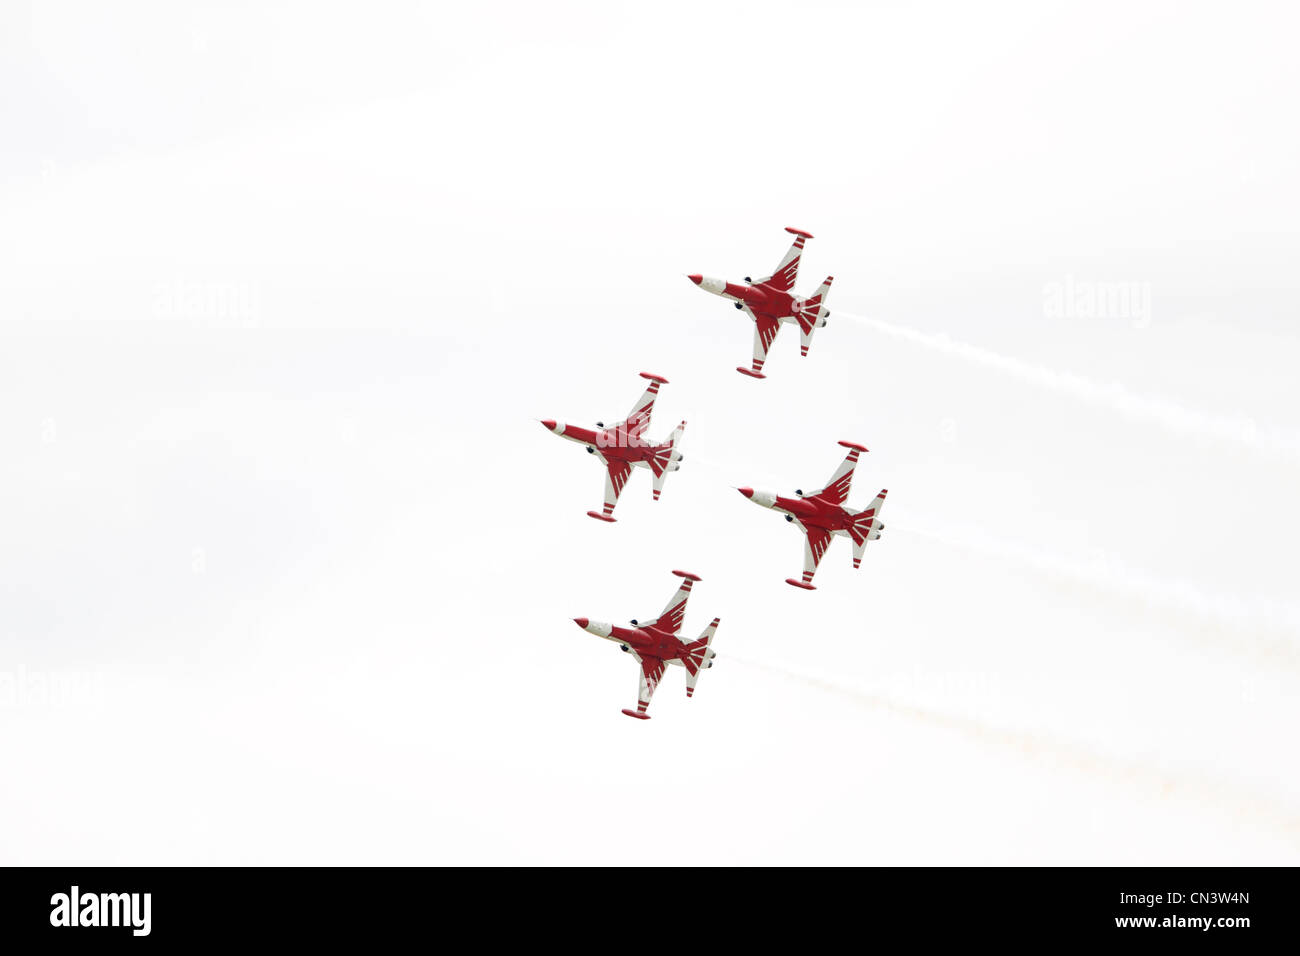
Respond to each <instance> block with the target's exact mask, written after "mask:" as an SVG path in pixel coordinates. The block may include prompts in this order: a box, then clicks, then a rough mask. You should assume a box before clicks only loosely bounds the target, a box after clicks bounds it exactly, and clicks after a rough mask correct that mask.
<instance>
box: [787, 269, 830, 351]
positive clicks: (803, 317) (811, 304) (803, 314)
mask: <svg viewBox="0 0 1300 956" xmlns="http://www.w3.org/2000/svg"><path fill="white" fill-rule="evenodd" d="M834 281H835V277H834V276H827V277H826V281H825V282H823V283H822V284H821V286H820V287H819V288H818V289H817V291H816V292H815V293H813V295H812V296H811V297H810V298H807V299H804V301H803V305H802V306H800V308H799V314H798V315H797V316H796V317H795V318H797V319H798V320H799V332H800V333H801V336H802V337H801V338H800V340H799V354H800V355H807V354H808V347H809V346H810V345H812V337H813V333H814V332H816V331H817V330H818V329H819V328H821V327H822V326H824V325H825V324H826V316H828V315H830V314H831V313H830V310H829V309H828V308H826V300H827V298H828V297H829V296H830V294H831V283H832V282H834Z"/></svg>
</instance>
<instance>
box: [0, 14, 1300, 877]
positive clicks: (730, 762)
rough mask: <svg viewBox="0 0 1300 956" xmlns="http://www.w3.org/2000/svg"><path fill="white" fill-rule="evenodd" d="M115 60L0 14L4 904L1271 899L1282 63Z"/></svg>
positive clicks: (322, 30) (979, 21)
mask: <svg viewBox="0 0 1300 956" xmlns="http://www.w3.org/2000/svg"><path fill="white" fill-rule="evenodd" d="M115 6H116V8H117V9H115V10H113V11H110V10H108V9H106V8H104V7H103V6H102V5H94V4H68V3H42V4H39V5H25V4H19V3H10V4H7V5H5V7H4V10H3V13H0V91H3V92H0V130H3V134H2V135H3V138H4V139H3V142H4V149H3V150H0V210H2V212H0V438H2V439H3V445H2V447H3V448H4V449H5V454H4V455H3V456H2V457H0V534H2V535H3V545H2V546H0V722H2V726H3V728H4V732H3V733H2V734H0V765H2V766H3V767H4V768H5V771H4V774H3V777H4V780H5V783H4V786H3V787H0V820H2V821H3V822H2V823H0V860H3V861H4V862H9V863H29V864H30V863H40V864H71V863H76V864H111V863H138V864H143V863H160V864H161V863H249V862H251V863H263V862H265V863H270V862H276V863H295V862H308V863H324V862H331V863H360V862H379V863H393V862H403V863H443V862H446V863H466V862H486V863H620V864H657V863H676V864H680V863H712V864H720V863H862V864H870V863H909V864H912V863H915V864H925V863H1050V864H1056V863H1060V864H1065V863H1089V864H1102V863H1109V864H1137V863H1144V864H1158V863H1166V864H1189V863H1241V864H1251V863H1288V864H1296V863H1300V768H1297V765H1296V757H1295V755H1296V753H1297V748H1296V745H1295V736H1296V729H1297V727H1298V726H1300V700H1298V699H1297V691H1298V690H1300V603H1298V601H1297V598H1296V594H1295V580H1296V570H1297V562H1296V557H1295V541H1296V540H1297V537H1298V536H1300V506H1297V503H1296V489H1297V480H1298V479H1300V437H1298V436H1300V385H1298V384H1297V377H1296V375H1295V368H1296V367H1297V364H1298V363H1300V331H1298V330H1297V325H1296V322H1297V318H1300V288H1297V282H1296V278H1295V263H1296V262H1297V261H1300V240H1298V238H1297V230H1296V226H1295V223H1296V222H1297V220H1298V219H1300V189H1298V188H1297V184H1296V174H1295V170H1296V169H1297V168H1298V167H1300V132H1298V131H1297V127H1296V124H1295V123H1294V122H1292V121H1291V119H1290V117H1291V115H1292V114H1293V113H1294V104H1295V102H1296V98H1297V93H1300V89H1298V88H1297V87H1298V86H1300V84H1298V82H1297V80H1298V75H1297V74H1298V72H1300V67H1298V66H1297V64H1296V59H1295V56H1294V50H1293V46H1294V42H1293V41H1294V37H1295V35H1296V27H1297V23H1296V22H1295V21H1296V16H1295V14H1294V13H1293V12H1292V10H1291V8H1290V7H1289V6H1288V5H1286V4H1262V3H1261V4H1251V3H1247V4H1191V3H1172V2H1170V3H1132V2H1126V3H1078V4H1068V3H1043V2H1035V3H988V4H980V5H972V4H939V3H924V4H906V5H904V4H879V3H877V4H864V3H843V4H839V3H835V4H829V3H827V4H817V3H799V4H789V3H784V4H758V3H699V2H695V3H691V4H682V5H676V4H672V3H663V4H655V5H652V6H645V5H638V6H636V7H630V6H616V5H612V4H590V5H588V4H558V5H557V4H545V5H533V4H523V3H518V4H512V3H496V4H472V5H468V4H467V5H449V4H447V5H444V4H396V3H387V4H354V5H341V4H334V5H330V4H308V3H301V4H283V3H273V4H263V3H258V4H253V3H249V4H232V5H222V6H220V7H216V6H212V7H208V6H202V5H187V4H176V3H170V4H164V3H134V4H118V5H115ZM786 225H795V226H798V227H801V228H804V229H807V230H809V231H811V232H812V233H814V235H815V237H816V238H815V239H813V240H812V241H811V242H810V243H809V245H808V248H807V250H806V253H805V256H804V262H803V270H802V274H801V278H800V283H799V289H800V291H803V292H805V293H807V292H810V291H811V290H812V289H813V288H815V286H816V284H817V283H818V282H819V281H820V280H821V279H822V278H823V277H824V276H825V275H827V274H834V275H835V277H836V281H835V287H834V290H833V292H832V296H831V302H830V306H831V309H832V312H833V314H832V316H831V321H830V324H829V326H828V327H827V328H826V329H824V330H822V331H820V332H818V334H817V337H816V340H815V342H814V345H813V348H812V352H811V354H810V355H809V357H808V358H806V359H800V358H799V357H798V337H797V335H794V334H792V333H791V332H790V330H789V329H786V330H785V332H783V333H782V335H781V336H780V337H779V338H778V340H777V342H776V344H775V346H774V347H773V350H772V353H771V354H770V356H769V363H768V371H769V373H770V374H769V378H768V379H767V380H766V381H763V382H756V381H751V380H749V379H746V378H744V377H742V376H740V375H737V374H736V373H735V372H734V371H733V369H734V367H735V366H736V365H738V364H743V363H746V362H747V360H748V356H749V353H750V338H751V327H750V325H749V324H748V323H747V322H746V321H745V320H744V318H743V317H742V316H741V315H740V314H739V313H737V312H735V311H734V310H733V309H731V308H730V306H728V305H727V304H726V303H724V302H722V301H720V300H718V299H716V298H713V297H711V296H708V295H705V294H704V293H702V292H701V291H700V290H699V289H697V288H695V287H694V286H693V285H692V284H691V283H690V282H688V281H687V280H686V279H685V278H684V274H685V273H690V272H703V273H705V274H710V275H719V276H725V277H730V278H733V279H734V278H739V277H741V276H745V275H754V276H758V275H764V274H766V273H768V272H770V271H771V270H772V268H773V267H774V266H775V265H776V263H777V261H778V260H779V259H780V256H781V254H782V253H783V251H784V250H785V248H786V245H787V242H786V240H787V239H788V238H789V237H788V236H787V234H786V233H784V232H782V227H783V226H786ZM1107 284H1110V285H1109V287H1111V288H1116V287H1118V285H1116V284H1123V287H1125V288H1131V289H1133V290H1136V291H1137V292H1138V293H1139V295H1138V299H1137V301H1138V302H1139V303H1140V304H1141V307H1140V309H1139V310H1138V312H1136V313H1133V314H1128V315H1117V314H1107V315H1089V314H1088V310H1087V308H1086V306H1083V305H1080V304H1078V303H1076V305H1075V306H1074V307H1071V308H1067V309H1065V310H1064V313H1065V314H1062V311H1061V310H1059V309H1055V308H1054V307H1053V306H1052V302H1053V301H1054V300H1053V296H1054V295H1055V293H1056V292H1057V291H1059V290H1062V289H1065V288H1070V289H1073V290H1076V291H1079V290H1082V291H1084V292H1087V291H1088V290H1093V291H1096V290H1099V289H1103V288H1106V287H1108V285H1107ZM1080 301H1082V300H1080ZM642 370H648V371H652V372H657V373H659V374H661V375H664V376H666V377H667V378H668V379H669V380H670V384H669V385H667V386H666V387H665V388H664V389H663V391H662V392H661V396H660V399H659V402H658V404H657V406H656V420H655V423H654V425H653V426H652V428H651V434H652V435H653V436H654V437H659V436H661V435H666V434H667V433H668V431H669V430H670V429H671V427H672V425H673V424H674V423H675V422H676V421H677V420H678V419H680V418H683V417H684V418H687V419H688V420H689V422H690V424H689V426H688V429H687V433H686V438H685V444H684V451H685V454H686V462H685V464H684V466H683V469H682V471H681V472H680V473H679V474H676V475H674V476H672V477H671V478H670V479H669V481H668V484H667V488H666V490H665V492H664V496H663V498H662V500H661V501H659V502H657V503H655V502H652V501H651V496H650V481H649V477H648V473H645V472H638V473H637V474H636V475H634V477H633V478H632V480H631V482H630V484H629V486H628V488H627V490H626V491H625V493H624V496H623V500H622V502H621V503H620V505H619V508H618V517H619V522H618V523H617V524H616V525H612V526H606V525H604V524H602V523H599V522H595V521H592V520H590V519H588V518H586V517H585V516H584V512H585V511H586V510H587V509H588V508H591V507H593V506H595V505H596V504H597V503H598V502H599V500H600V494H601V475H600V469H599V468H598V467H597V466H596V465H595V464H594V463H593V462H592V461H591V460H590V458H589V456H587V455H585V454H582V453H581V450H580V449H579V448H577V447H576V446H573V445H571V444H568V443H564V442H561V441H557V440H556V439H555V438H554V437H553V436H550V435H548V434H547V433H546V432H545V431H544V430H543V429H542V428H541V426H540V425H538V424H537V422H536V419H537V418H541V417H546V418H552V417H554V418H560V419H562V420H566V421H571V422H575V423H581V424H590V423H592V422H595V421H596V420H606V421H607V420H609V419H610V418H612V417H614V416H617V415H619V414H622V413H624V412H625V411H626V410H627V409H628V408H630V407H631V404H632V402H633V400H634V399H635V397H636V396H637V394H639V391H640V386H641V385H642V384H643V383H642V382H641V380H640V379H638V378H637V377H636V373H637V372H638V371H642ZM838 439H849V440H853V441H857V442H862V443H864V444H866V445H867V446H868V447H869V448H871V452H870V454H868V455H866V456H864V460H863V463H862V464H861V466H860V467H859V468H858V476H857V479H856V482H855V488H854V493H853V495H852V497H851V499H850V503H851V504H854V505H856V506H859V507H861V506H864V505H865V504H866V502H867V501H869V500H870V498H871V496H872V495H874V494H875V492H876V491H878V490H879V489H880V488H881V487H888V488H889V489H890V497H889V505H888V507H887V508H886V513H885V516H884V517H885V522H886V524H887V525H888V530H887V531H886V533H885V537H884V538H883V539H882V540H881V541H879V542H876V543H874V544H873V545H872V546H871V547H870V548H869V549H868V554H867V557H866V560H865V561H864V562H863V567H862V569H861V570H859V571H854V570H852V568H851V561H850V554H851V549H850V548H849V545H848V542H846V541H836V542H835V543H833V544H832V547H831V549H830V551H829V553H828V555H827V557H826V559H825V560H824V561H823V563H822V567H821V569H820V570H819V572H818V575H817V584H818V586H819V587H818V590H817V591H816V592H813V593H804V592H801V591H797V590H796V589H794V588H790V587H788V586H786V585H785V584H783V583H782V582H783V579H784V578H785V577H787V576H789V575H790V574H792V573H794V572H796V571H797V570H798V569H799V567H800V561H801V545H800V541H799V536H798V534H797V533H796V532H794V531H792V530H791V529H790V528H789V527H788V526H787V525H786V524H785V522H783V521H781V520H780V518H779V517H778V516H776V515H774V514H771V513H768V512H764V511H762V510H760V509H758V508H755V507H754V506H753V505H752V504H751V503H749V502H747V501H745V500H744V499H743V498H741V497H740V496H739V495H738V494H736V492H735V491H734V490H732V487H733V486H735V485H755V486H759V487H767V488H771V489H772V490H778V491H782V492H787V493H788V492H789V491H790V490H792V489H793V488H795V487H802V488H810V487H816V486H818V485H820V484H821V483H822V482H824V480H825V479H826V478H828V477H829V476H830V474H831V473H832V472H833V471H834V468H835V466H836V464H837V463H838V461H839V460H840V458H841V457H842V456H841V452H842V449H840V448H838V447H837V446H836V445H835V442H836V440H838ZM672 568H686V569H688V570H691V571H694V572H696V573H698V574H700V575H701V576H702V577H703V581H702V582H701V584H700V585H698V586H697V588H696V590H695V592H694V595H693V597H692V599H691V606H690V608H689V611H688V616H687V623H686V629H687V631H688V632H690V633H691V635H692V636H694V634H696V633H698V632H699V630H700V629H702V628H703V627H704V625H705V624H706V623H707V622H708V620H709V619H710V618H711V617H713V616H714V615H718V616H720V617H721V618H722V624H721V627H720V628H719V631H718V636H717V639H716V642H715V645H714V646H715V648H716V649H717V651H718V652H719V654H720V657H719V659H718V662H717V666H716V667H714V668H713V669H712V670H711V671H710V672H709V674H708V676H707V677H705V678H704V679H702V680H701V682H700V688H699V691H698V693H697V694H696V696H695V697H694V698H693V699H692V700H690V701H687V700H686V698H685V693H684V690H683V686H682V685H683V682H682V676H681V672H680V671H678V670H676V669H674V670H673V672H671V673H670V674H669V675H668V677H667V679H666V680H665V681H664V683H663V685H662V686H661V688H660V690H659V692H658V694H657V695H656V698H655V701H654V704H653V706H652V709H651V713H652V714H653V716H654V719H653V720H651V721H649V722H634V721H631V720H628V719H627V718H626V717H623V716H622V715H621V714H620V713H619V709H620V708H622V707H625V706H628V705H629V704H631V703H632V702H633V701H634V700H635V693H636V672H635V667H634V666H633V665H632V664H631V662H630V661H629V660H628V659H627V658H626V657H625V656H624V655H621V654H619V653H618V652H617V649H616V648H614V647H613V646H612V645H610V644H608V643H606V642H602V641H599V640H597V639H595V638H594V637H591V636H590V635H587V634H584V633H583V632H581V631H579V630H578V629H577V628H576V627H575V626H574V625H573V623H572V622H571V618H572V617H574V616H575V615H587V616H590V617H593V618H597V619H604V620H615V621H622V620H626V619H627V618H631V617H645V616H648V615H650V614H652V613H654V612H656V611H658V609H659V608H660V607H661V606H662V604H663V602H664V600H665V599H666V598H667V597H668V595H669V594H670V593H671V591H672V589H673V586H674V584H675V582H676V579H674V578H672V577H671V575H670V574H669V571H670V569H672ZM683 820H687V821H689V822H686V823H683Z"/></svg>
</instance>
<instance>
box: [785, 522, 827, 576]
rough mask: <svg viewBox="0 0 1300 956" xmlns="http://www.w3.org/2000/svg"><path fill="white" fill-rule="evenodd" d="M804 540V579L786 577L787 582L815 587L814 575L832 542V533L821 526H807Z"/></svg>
mask: <svg viewBox="0 0 1300 956" xmlns="http://www.w3.org/2000/svg"><path fill="white" fill-rule="evenodd" d="M804 535H805V537H804V541H803V580H802V581H796V580H795V579H794V578H786V582H787V583H789V584H793V585H795V586H796V587H801V588H807V589H808V590H809V591H811V590H812V589H813V586H812V579H813V575H814V574H816V573H817V565H818V564H819V563H821V559H822V555H824V554H825V553H826V549H827V548H828V547H829V546H830V543H831V533H830V532H829V531H825V530H823V529H821V528H805V529H804Z"/></svg>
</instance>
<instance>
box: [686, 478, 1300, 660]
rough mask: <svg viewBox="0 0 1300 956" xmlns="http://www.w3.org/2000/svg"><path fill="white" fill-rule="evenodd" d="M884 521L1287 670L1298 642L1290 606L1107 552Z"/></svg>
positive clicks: (898, 517)
mask: <svg viewBox="0 0 1300 956" xmlns="http://www.w3.org/2000/svg"><path fill="white" fill-rule="evenodd" d="M690 466H691V467H694V468H696V469H699V470H701V471H705V472H708V473H709V474H710V475H712V476H714V477H715V478H716V479H719V480H723V481H728V480H735V477H736V475H740V474H745V475H747V476H748V477H749V479H750V480H754V481H759V482H762V483H763V484H764V485H765V487H767V488H780V487H782V486H783V485H784V484H786V483H787V482H783V481H780V480H776V479H773V478H772V477H771V476H764V475H761V474H754V471H755V469H753V468H740V467H738V466H732V467H731V468H730V469H728V468H723V467H722V466H721V465H720V464H719V463H718V462H716V461H713V460H709V459H704V458H695V459H694V460H693V461H691V462H690ZM885 517H886V519H887V520H886V524H887V530H886V534H888V535H889V536H890V537H891V538H892V537H897V536H898V535H899V534H904V535H915V536H916V537H918V538H922V539H924V540H926V541H930V542H933V543H935V544H938V545H942V546H944V547H948V548H956V549H959V550H962V551H969V552H973V553H975V554H982V555H987V556H989V557H993V558H998V559H1001V560H1003V561H1009V562H1013V563H1015V564H1018V565H1021V566H1022V567H1027V568H1030V569H1032V570H1034V571H1037V572H1039V573H1042V574H1047V575H1051V576H1054V577H1057V578H1061V579H1063V580H1065V581H1069V582H1071V583H1073V584H1076V585H1080V586H1082V587H1085V588H1088V589H1090V590H1092V591H1093V592H1101V593H1109V594H1112V595H1115V596H1118V597H1121V598H1124V599H1126V600H1129V601H1135V602H1138V603H1140V604H1142V605H1145V606H1147V607H1151V608H1159V609H1163V610H1165V611H1172V612H1174V613H1177V614H1180V615H1182V619H1181V620H1175V621H1172V622H1171V624H1172V625H1173V626H1174V628H1175V629H1176V630H1177V631H1178V632H1179V633H1182V634H1190V633H1192V629H1191V628H1189V627H1188V626H1187V624H1188V622H1189V620H1190V621H1195V622H1197V625H1198V628H1199V631H1200V632H1206V633H1205V635H1204V636H1205V637H1207V639H1210V640H1211V641H1212V642H1214V643H1220V644H1221V643H1223V642H1224V641H1228V642H1230V643H1232V645H1233V646H1234V648H1235V649H1236V650H1244V651H1252V650H1253V651H1255V652H1259V653H1262V654H1264V655H1266V656H1269V657H1271V658H1275V659H1278V660H1284V661H1286V662H1287V663H1288V664H1289V665H1290V666H1294V663H1295V661H1294V658H1295V650H1296V647H1297V640H1298V639H1300V607H1298V606H1297V605H1295V604H1293V603H1289V602H1285V601H1278V600H1272V599H1269V598H1264V597H1249V598H1242V597H1237V596H1235V595H1231V594H1220V593H1213V592H1209V591H1206V590H1204V589H1203V588H1200V587H1197V586H1196V585H1194V584H1191V583H1190V582H1187V581H1180V580H1176V579H1172V578H1164V577H1160V576H1158V575H1153V574H1150V573H1149V572H1147V571H1144V570H1142V569H1141V568H1136V567H1133V566H1132V565H1130V564H1128V563H1127V562H1126V561H1124V559H1123V558H1122V557H1121V556H1120V555H1117V554H1114V553H1111V552H1103V551H1097V552H1094V553H1091V554H1087V555H1069V554H1063V553H1059V552H1053V551H1049V550H1045V549H1042V548H1039V547H1036V546H1034V545H1032V544H1028V543H1026V542H1021V541H1011V540H1007V539H1003V538H998V537H997V536H996V535H993V534H990V533H988V532H986V531H984V530H980V529H960V528H953V527H951V526H948V525H946V524H945V523H944V522H939V521H935V520H927V519H925V518H924V517H923V516H921V515H919V514H917V513H915V512H914V511H913V510H911V509H906V510H904V511H896V512H895V515H894V517H892V518H891V517H889V516H887V515H886V516H885ZM1206 625H1208V626H1209V630H1215V629H1217V630H1218V631H1219V632H1221V633H1218V634H1210V633H1208V632H1207V628H1206Z"/></svg>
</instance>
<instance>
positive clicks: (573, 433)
mask: <svg viewBox="0 0 1300 956" xmlns="http://www.w3.org/2000/svg"><path fill="white" fill-rule="evenodd" d="M641 377H642V378H645V379H649V380H650V385H649V387H648V388H647V389H646V390H645V392H644V393H643V394H642V396H641V398H640V399H638V400H637V403H636V404H635V405H633V406H632V411H631V412H629V413H628V416H627V418H626V419H625V420H624V421H621V422H619V423H618V424H617V425H614V426H613V427H611V428H606V427H605V423H604V422H596V428H595V429H591V428H582V427H581V426H578V425H563V424H559V423H557V422H555V421H554V420H553V419H549V418H548V419H543V420H542V424H543V425H545V426H546V427H547V428H548V429H549V430H550V431H553V432H554V433H555V434H557V435H559V436H560V437H561V438H567V439H568V440H569V441H576V442H578V443H579V444H581V445H586V446H587V451H588V453H590V454H592V455H595V456H596V457H597V458H599V459H600V460H601V462H603V463H604V465H605V506H604V509H603V510H602V511H588V512H587V514H588V515H590V516H591V517H593V518H599V519H600V520H601V521H614V520H615V519H614V506H615V505H616V504H618V496H619V495H620V494H621V493H622V491H623V486H624V485H625V484H627V479H628V476H629V475H631V474H632V469H633V468H634V467H636V466H637V465H640V466H641V467H642V468H649V469H650V471H651V472H653V473H654V496H655V501H658V500H659V493H660V492H661V491H663V488H664V481H665V479H667V477H668V473H669V472H670V471H677V470H678V469H679V468H680V467H681V464H682V453H681V452H680V451H677V450H676V448H675V446H676V445H677V443H678V442H680V441H681V437H682V431H683V430H684V429H685V428H686V422H682V423H681V424H680V425H678V426H677V428H676V429H675V430H674V431H673V433H672V434H671V435H670V436H669V437H668V440H667V441H666V442H663V443H662V444H659V443H656V442H653V441H649V440H647V439H646V438H644V437H643V436H644V434H645V430H646V428H647V427H649V425H650V413H651V412H653V411H654V407H655V396H656V395H658V394H659V386H660V385H667V384H668V379H666V378H664V377H663V376H661V375H651V374H650V373H649V372H642V373H641Z"/></svg>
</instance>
